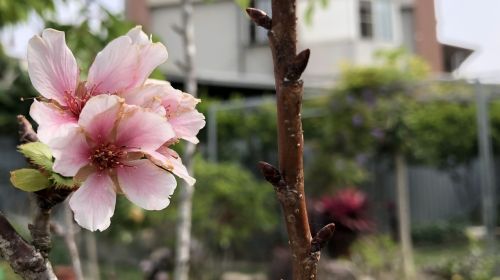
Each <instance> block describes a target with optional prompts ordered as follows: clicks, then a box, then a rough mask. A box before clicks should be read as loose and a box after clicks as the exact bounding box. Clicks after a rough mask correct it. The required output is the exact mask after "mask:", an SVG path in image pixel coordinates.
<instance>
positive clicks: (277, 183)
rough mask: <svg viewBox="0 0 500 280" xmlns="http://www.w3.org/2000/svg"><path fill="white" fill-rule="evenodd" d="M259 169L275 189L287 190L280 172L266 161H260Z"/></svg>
mask: <svg viewBox="0 0 500 280" xmlns="http://www.w3.org/2000/svg"><path fill="white" fill-rule="evenodd" d="M259 168H260V171H261V172H262V175H264V178H266V180H267V181H268V182H269V183H271V184H272V185H273V186H274V187H275V188H278V189H284V188H286V183H285V180H283V177H282V176H281V173H280V172H279V170H278V169H277V168H276V167H274V166H272V165H271V164H269V163H267V162H265V161H259Z"/></svg>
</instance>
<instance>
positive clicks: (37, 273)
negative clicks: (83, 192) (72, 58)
mask: <svg viewBox="0 0 500 280" xmlns="http://www.w3.org/2000/svg"><path fill="white" fill-rule="evenodd" d="M17 121H18V124H19V140H20V142H21V143H28V142H35V141H38V137H37V135H36V133H35V131H34V130H33V127H32V126H31V124H30V123H29V121H28V120H27V119H26V118H25V117H24V116H22V115H19V116H17ZM72 191H73V190H70V189H62V188H54V187H52V188H47V189H44V190H41V191H38V192H35V193H34V194H33V196H34V198H35V200H36V203H37V207H36V213H35V215H34V217H33V223H32V224H29V225H28V228H29V230H30V233H31V237H32V242H31V244H29V243H28V242H26V241H25V240H24V239H23V238H22V237H21V236H20V235H19V234H18V233H17V232H16V230H15V229H14V228H13V227H12V225H11V224H10V223H9V221H8V220H7V219H6V218H5V216H4V215H3V214H2V213H1V212H0V255H1V256H2V257H3V258H5V259H6V260H7V261H8V262H9V264H10V266H11V267H12V269H13V270H14V272H16V273H17V274H19V275H20V276H21V277H23V279H42V280H45V279H57V278H56V276H55V274H54V272H53V270H52V265H51V264H50V261H49V260H48V256H49V252H50V249H51V237H50V212H51V209H52V208H53V207H54V206H55V205H57V204H59V203H61V202H62V201H64V200H65V199H66V198H67V197H68V195H69V194H70V193H71V192H72Z"/></svg>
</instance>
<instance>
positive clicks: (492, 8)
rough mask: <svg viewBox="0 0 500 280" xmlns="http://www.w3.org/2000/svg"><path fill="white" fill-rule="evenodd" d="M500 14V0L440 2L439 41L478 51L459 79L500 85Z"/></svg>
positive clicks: (466, 62)
mask: <svg viewBox="0 0 500 280" xmlns="http://www.w3.org/2000/svg"><path fill="white" fill-rule="evenodd" d="M416 1H423V0H416ZM499 12H500V1H498V0H436V18H437V22H438V24H437V33H438V40H439V41H440V42H442V43H447V44H450V45H457V46H461V47H466V48H471V49H474V50H475V52H474V53H473V54H472V56H470V57H469V59H467V60H466V61H465V62H464V63H463V64H462V65H461V67H460V69H459V71H458V75H459V76H461V77H467V78H479V79H481V80H483V81H491V82H500V32H499V30H500V17H499Z"/></svg>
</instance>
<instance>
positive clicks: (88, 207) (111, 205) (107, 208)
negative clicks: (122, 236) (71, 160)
mask: <svg viewBox="0 0 500 280" xmlns="http://www.w3.org/2000/svg"><path fill="white" fill-rule="evenodd" d="M113 186H114V185H113V181H112V180H111V178H110V177H109V176H108V175H106V174H104V173H92V174H91V175H90V176H89V177H88V178H87V180H85V182H84V183H83V184H82V186H81V187H80V188H78V190H77V191H76V192H75V193H74V194H73V196H71V199H70V200H69V206H70V207H71V210H73V212H74V213H75V220H76V222H77V223H78V224H79V225H80V226H81V227H83V228H86V229H88V230H90V231H96V230H99V231H103V230H105V229H107V228H108V227H109V225H110V224H111V217H112V216H113V213H114V211H115V204H116V193H115V191H114V187H113Z"/></svg>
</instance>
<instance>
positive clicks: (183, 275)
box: [174, 0, 198, 280]
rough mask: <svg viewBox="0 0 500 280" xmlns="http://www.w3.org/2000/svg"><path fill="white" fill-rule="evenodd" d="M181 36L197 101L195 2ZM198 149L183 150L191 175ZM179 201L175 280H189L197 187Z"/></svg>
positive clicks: (185, 9)
mask: <svg viewBox="0 0 500 280" xmlns="http://www.w3.org/2000/svg"><path fill="white" fill-rule="evenodd" d="M178 31H179V35H180V36H181V37H182V41H183V44H184V49H185V54H184V63H183V65H182V69H183V71H184V91H185V92H187V93H190V94H191V95H193V96H194V97H196V96H197V92H198V85H197V81H196V71H195V65H194V57H195V54H196V46H195V43H194V23H193V3H192V0H183V1H182V27H181V28H179V30H178ZM195 151H196V146H195V145H194V144H192V143H187V144H186V148H185V150H184V155H183V159H184V164H185V165H186V168H187V170H188V172H189V174H191V175H192V174H193V169H194V168H193V162H192V159H193V156H194V153H195ZM180 191H181V193H180V201H179V217H178V221H177V242H176V245H177V247H176V250H175V268H174V279H175V280H188V279H189V259H190V249H191V220H192V207H193V206H192V204H193V194H194V186H190V185H189V184H187V183H186V182H183V183H182V188H181V190H180Z"/></svg>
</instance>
